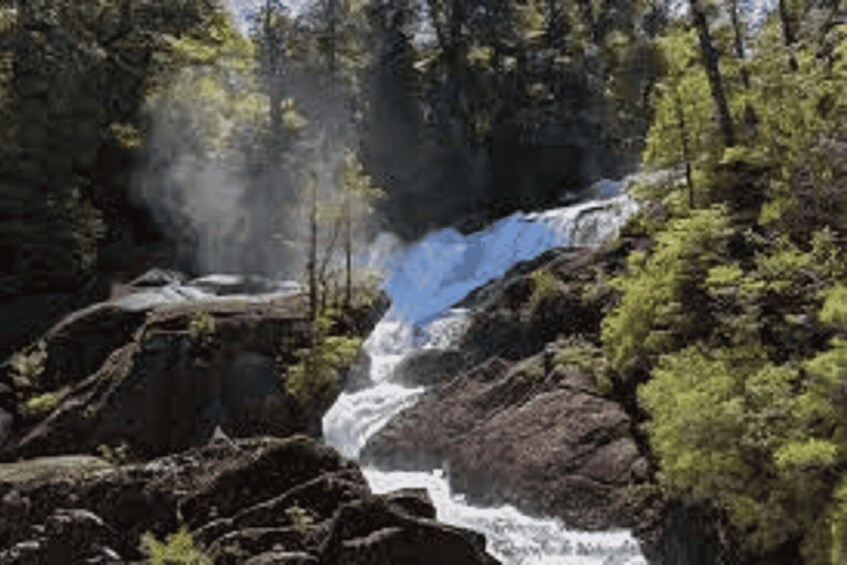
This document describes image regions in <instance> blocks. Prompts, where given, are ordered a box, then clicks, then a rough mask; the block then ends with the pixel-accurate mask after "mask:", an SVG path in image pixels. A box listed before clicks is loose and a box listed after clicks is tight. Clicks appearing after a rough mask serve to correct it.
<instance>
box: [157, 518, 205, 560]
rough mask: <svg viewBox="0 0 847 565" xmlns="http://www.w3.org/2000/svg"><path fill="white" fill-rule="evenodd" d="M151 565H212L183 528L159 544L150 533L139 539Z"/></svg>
mask: <svg viewBox="0 0 847 565" xmlns="http://www.w3.org/2000/svg"><path fill="white" fill-rule="evenodd" d="M141 542H142V544H143V545H144V546H145V547H146V549H147V552H148V553H149V555H150V562H151V563H152V564H153V565H212V560H211V559H210V558H209V557H207V556H205V555H203V553H202V552H201V551H200V550H199V549H197V547H196V546H195V544H194V538H192V537H191V534H190V533H189V532H188V530H187V529H186V528H185V527H183V528H181V529H180V530H179V531H178V532H177V533H175V534H171V535H169V536H168V537H167V539H166V540H165V541H164V542H160V541H158V540H157V539H156V537H155V536H154V535H153V534H151V533H150V532H148V533H146V534H144V536H142V538H141Z"/></svg>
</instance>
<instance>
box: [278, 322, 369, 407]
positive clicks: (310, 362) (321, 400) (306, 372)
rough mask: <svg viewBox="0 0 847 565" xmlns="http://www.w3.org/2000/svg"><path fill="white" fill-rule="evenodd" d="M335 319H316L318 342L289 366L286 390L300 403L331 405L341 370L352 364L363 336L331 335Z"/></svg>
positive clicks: (301, 353)
mask: <svg viewBox="0 0 847 565" xmlns="http://www.w3.org/2000/svg"><path fill="white" fill-rule="evenodd" d="M331 325H332V321H331V319H330V318H329V317H328V316H321V317H320V318H318V320H317V321H316V322H315V330H314V331H315V334H316V335H315V343H314V346H313V347H312V348H311V349H306V350H302V351H300V352H299V353H298V357H299V361H298V362H297V363H296V364H295V365H292V366H291V367H289V369H288V373H287V375H286V380H285V390H286V392H288V394H290V395H291V396H292V397H294V398H295V399H296V400H297V402H299V403H300V405H301V406H304V407H306V408H309V409H316V410H318V411H320V410H323V409H325V408H328V407H329V406H330V405H331V404H332V403H333V402H334V401H335V399H336V398H337V397H338V394H339V393H340V392H341V372H342V371H344V370H346V369H348V368H349V367H350V365H352V364H353V362H354V361H355V359H356V357H357V356H358V354H359V350H360V349H361V347H362V339H361V338H358V337H349V336H330V335H329V330H330V327H331Z"/></svg>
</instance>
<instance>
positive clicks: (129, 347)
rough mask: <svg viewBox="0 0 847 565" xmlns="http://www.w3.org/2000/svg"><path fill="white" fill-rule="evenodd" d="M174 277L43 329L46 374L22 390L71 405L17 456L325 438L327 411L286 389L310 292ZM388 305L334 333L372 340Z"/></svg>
mask: <svg viewBox="0 0 847 565" xmlns="http://www.w3.org/2000/svg"><path fill="white" fill-rule="evenodd" d="M164 275H168V276H164ZM172 279H173V276H172V275H170V274H168V273H159V274H158V275H157V274H156V273H151V274H150V275H149V276H146V277H142V279H139V280H137V281H134V282H133V283H131V284H130V285H128V286H127V287H125V288H124V289H122V291H121V293H120V295H119V296H116V297H115V298H114V299H112V300H110V301H109V302H105V303H101V304H96V305H94V306H91V307H89V308H86V309H85V310H82V311H79V312H77V313H75V314H72V315H71V316H69V317H67V318H66V319H65V320H63V321H62V322H60V323H59V324H57V325H56V326H55V327H54V328H52V329H51V330H50V331H48V332H47V333H46V334H45V335H44V336H43V338H42V339H41V340H40V342H39V346H38V349H39V350H40V351H41V352H43V354H44V359H45V361H44V367H43V370H42V371H41V372H40V374H39V375H38V376H37V377H35V378H34V379H33V383H31V384H30V385H28V386H29V387H30V388H29V389H28V390H27V391H25V394H23V395H22V396H28V397H30V398H35V397H37V396H38V395H43V394H45V393H47V394H49V395H53V396H54V397H55V398H56V400H57V401H59V404H58V407H57V408H56V409H55V410H54V411H52V413H50V414H49V415H48V416H47V417H46V418H44V419H43V420H35V421H29V420H28V421H26V422H24V427H23V429H22V430H21V432H20V433H19V437H18V438H17V439H16V441H15V442H14V445H12V446H11V447H10V448H9V449H8V450H7V452H6V453H5V457H6V458H7V459H14V458H17V457H37V456H45V455H59V454H67V453H92V452H94V451H95V450H97V449H98V448H102V447H106V448H112V449H114V448H117V447H119V446H122V449H124V450H125V451H126V452H127V453H129V454H131V455H132V456H133V457H138V458H150V457H155V456H161V455H164V454H166V453H171V452H174V451H178V450H183V449H187V448H189V447H191V446H196V445H201V444H203V443H204V442H205V441H207V440H208V439H209V437H210V436H211V435H212V433H213V431H214V430H215V429H216V428H221V429H222V430H223V432H225V433H226V434H228V435H229V436H232V437H250V436H255V435H274V436H280V437H285V436H288V435H291V434H294V433H309V434H312V435H320V419H321V417H322V413H321V410H322V409H323V408H322V407H320V406H314V407H312V406H304V405H303V404H301V403H300V402H299V401H297V400H296V399H295V398H293V397H292V396H290V395H289V394H288V392H287V391H286V387H285V370H284V368H285V367H287V366H290V365H291V364H293V363H296V362H297V360H298V356H297V355H298V352H299V351H301V350H303V349H304V348H306V347H307V346H308V345H309V344H310V342H311V329H312V328H311V324H310V322H309V321H308V316H307V305H306V302H305V299H304V298H303V297H302V295H291V292H290V290H285V289H279V288H274V289H270V290H269V292H273V293H272V294H265V295H258V296H248V295H240V294H239V295H232V294H230V292H233V289H232V288H230V287H227V288H224V289H221V288H211V287H210V285H213V283H215V282H216V281H213V280H208V281H207V283H208V284H207V285H206V287H208V288H205V290H201V287H200V286H198V285H193V284H191V285H184V284H182V283H181V282H179V281H178V280H172ZM218 282H220V281H218ZM253 283H255V281H253ZM233 284H235V283H233ZM251 284H252V283H251ZM230 286H232V285H230ZM238 288H239V289H241V290H238V292H241V291H243V289H242V288H241V287H238ZM266 290H267V289H266ZM212 292H214V293H216V294H209V293H212ZM385 307H386V305H385V299H384V297H382V296H378V297H376V298H375V300H374V301H373V302H367V303H364V302H363V303H361V304H358V305H357V308H356V309H354V310H351V311H348V312H346V313H345V314H344V315H342V316H340V317H339V318H338V319H337V321H336V324H335V326H336V327H335V328H333V332H360V335H364V333H366V332H368V331H369V330H370V326H369V323H370V320H373V319H374V318H375V317H376V316H377V315H379V313H380V312H381V311H383V310H384V308H385ZM360 362H361V363H363V364H366V363H367V358H366V356H363V358H362V359H360ZM341 377H342V378H344V375H341ZM0 408H3V405H0ZM31 419H32V417H30V420H31ZM5 429H6V428H3V430H5ZM3 430H0V431H3ZM101 446H102V447H101Z"/></svg>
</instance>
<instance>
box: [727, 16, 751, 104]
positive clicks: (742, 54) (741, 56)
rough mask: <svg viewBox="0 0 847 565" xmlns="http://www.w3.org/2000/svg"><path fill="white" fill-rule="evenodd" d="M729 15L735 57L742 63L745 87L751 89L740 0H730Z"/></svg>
mask: <svg viewBox="0 0 847 565" xmlns="http://www.w3.org/2000/svg"><path fill="white" fill-rule="evenodd" d="M729 17H730V20H731V21H732V35H733V42H732V43H733V47H734V48H735V57H736V58H737V59H738V63H739V64H740V65H741V82H742V83H743V84H744V88H745V89H747V90H750V71H749V70H748V69H747V66H746V60H747V53H746V49H745V48H744V26H743V25H742V23H741V16H740V15H739V13H738V0H729Z"/></svg>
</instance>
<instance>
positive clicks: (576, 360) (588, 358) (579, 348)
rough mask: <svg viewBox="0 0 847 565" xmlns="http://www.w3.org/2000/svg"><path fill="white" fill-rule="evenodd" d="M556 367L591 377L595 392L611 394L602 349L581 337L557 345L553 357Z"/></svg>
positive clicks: (609, 375) (608, 367) (609, 374)
mask: <svg viewBox="0 0 847 565" xmlns="http://www.w3.org/2000/svg"><path fill="white" fill-rule="evenodd" d="M554 362H555V364H556V366H558V367H562V368H563V369H566V370H575V371H579V372H581V373H584V374H586V375H592V376H593V377H594V382H595V384H596V386H597V392H599V393H600V394H602V395H608V394H610V393H611V392H612V386H613V385H612V378H611V367H610V366H609V361H608V360H607V359H606V356H605V355H604V354H603V351H602V349H600V348H599V347H597V346H596V345H594V344H593V343H591V342H589V341H587V340H585V339H584V338H582V337H579V336H575V337H568V338H567V339H565V340H564V341H561V342H559V343H558V344H557V350H556V354H555V357H554Z"/></svg>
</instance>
